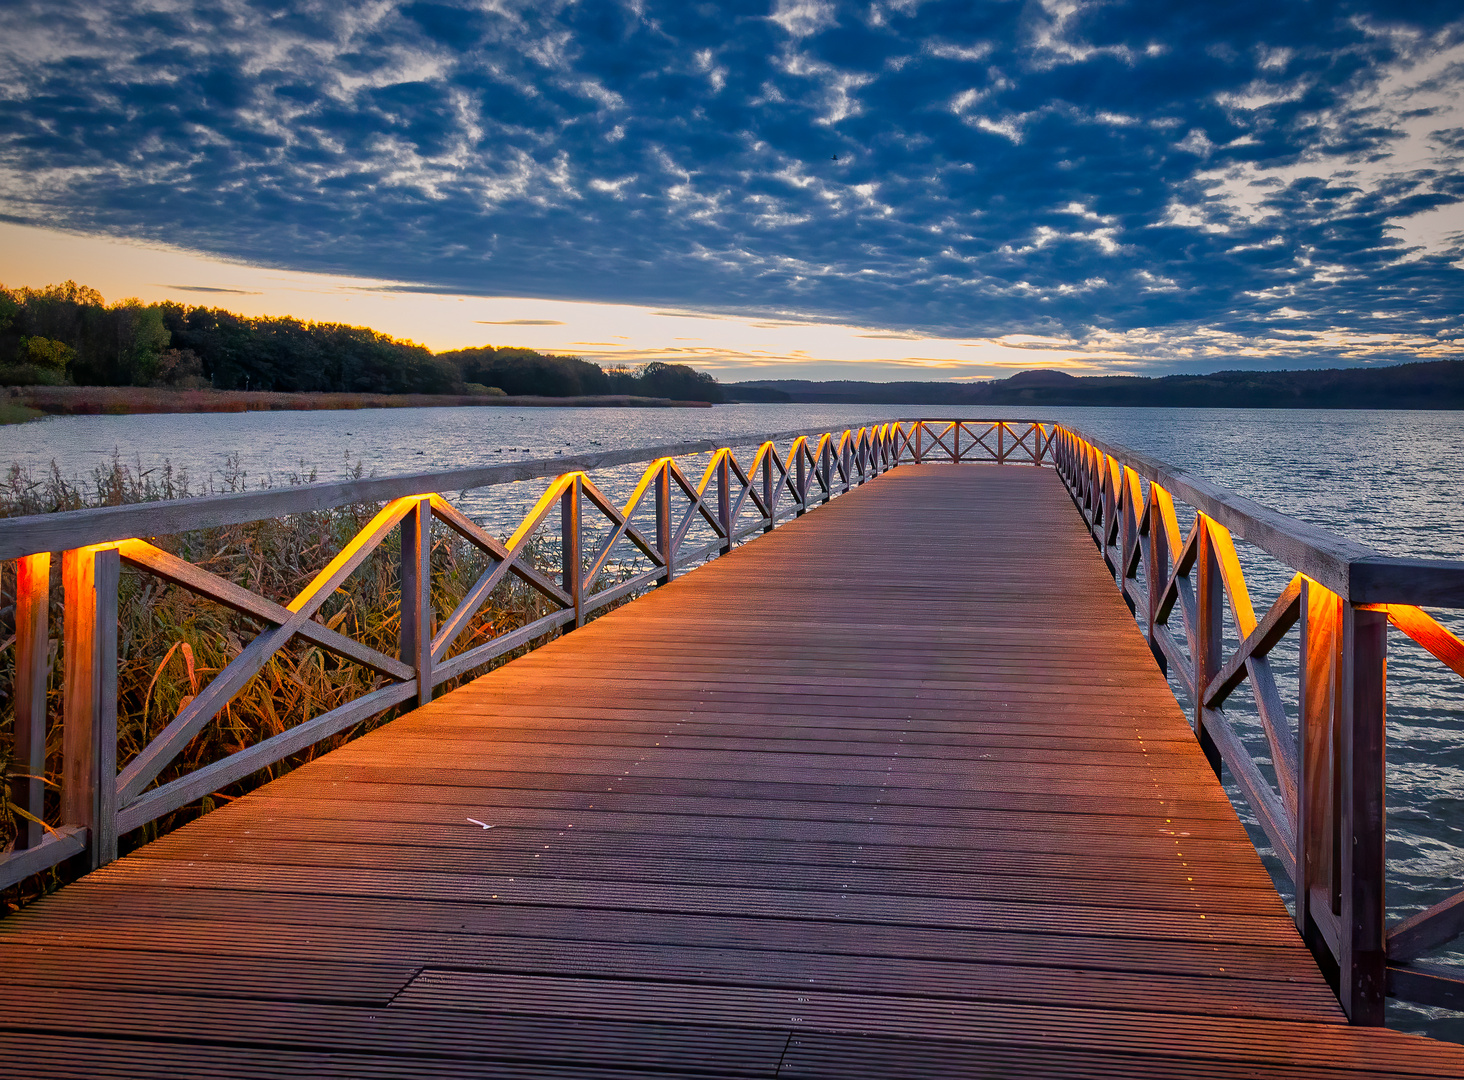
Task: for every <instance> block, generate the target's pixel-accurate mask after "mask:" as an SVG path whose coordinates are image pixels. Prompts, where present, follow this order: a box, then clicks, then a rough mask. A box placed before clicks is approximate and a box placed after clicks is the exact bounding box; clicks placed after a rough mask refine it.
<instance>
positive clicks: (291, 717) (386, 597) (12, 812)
mask: <svg viewBox="0 0 1464 1080" xmlns="http://www.w3.org/2000/svg"><path fill="white" fill-rule="evenodd" d="M355 475H360V470H359V468H357V469H356V470H355ZM315 479H316V477H315V474H314V473H313V472H307V471H304V470H301V471H300V473H298V474H297V475H294V476H290V477H288V478H286V480H287V482H291V483H308V482H312V481H314V480H315ZM247 486H248V485H247V484H246V477H245V476H244V474H243V473H242V472H241V471H240V469H239V466H238V462H237V460H234V461H232V462H231V463H230V467H229V468H228V469H226V471H225V472H224V474H223V475H222V476H219V477H215V478H213V479H212V480H211V481H210V482H208V483H206V484H204V485H196V484H194V483H193V482H192V481H191V479H190V477H189V476H188V474H187V473H186V472H185V471H180V470H175V469H173V468H171V467H169V466H164V467H162V468H160V469H156V470H146V469H143V468H142V467H141V466H140V464H139V465H128V464H127V463H126V462H124V461H123V460H121V458H120V456H117V455H114V457H113V459H112V460H111V461H110V462H109V463H108V464H107V465H106V466H103V467H101V468H98V469H97V470H95V472H94V473H93V475H92V477H91V478H90V480H89V481H88V482H83V483H73V482H69V481H67V480H66V479H65V478H64V477H63V476H62V475H61V473H60V471H59V470H58V469H56V467H55V466H54V465H53V466H52V468H51V470H50V472H49V473H48V474H47V475H45V476H42V477H40V478H35V477H32V476H30V475H28V474H26V473H25V472H23V471H22V470H19V469H15V468H12V469H11V471H10V473H9V475H8V476H7V477H5V478H3V479H0V515H3V516H12V515H17V514H33V513H46V512H54V511H58V510H69V509H78V508H83V507H88V506H110V505H119V504H122V503H134V502H144V501H151V500H157V499H173V498H184V497H188V496H190V495H197V494H205V493H211V492H220V491H241V490H245V489H246V487H247ZM379 509H380V506H379V504H363V505H355V506H348V507H342V508H340V509H335V510H327V511H319V512H312V513H305V514H297V515H293V516H291V517H288V518H280V519H269V520H264V521H256V522H251V523H248V524H243V525H232V526H227V527H221V528H212V529H202V530H198V531H195V532H189V533H183V534H179V535H176V536H169V537H157V538H153V539H152V542H153V543H156V544H157V545H158V546H159V547H162V548H164V549H165V550H167V551H170V552H172V553H174V554H176V555H178V556H179V557H181V558H183V559H186V560H187V561H189V562H191V563H193V564H194V565H196V566H199V567H201V568H203V569H205V570H208V571H210V572H212V573H215V574H218V575H219V576H221V577H225V578H227V579H229V580H230V581H233V582H235V583H237V584H240V585H243V586H244V587H245V588H248V589H250V590H251V591H253V592H255V593H258V594H260V595H263V596H268V597H270V598H271V599H274V600H276V601H278V602H280V603H285V602H288V600H289V599H290V598H291V597H292V596H293V595H294V594H295V593H297V592H298V591H299V590H300V589H302V588H303V587H304V586H305V585H306V584H307V583H308V582H309V581H310V579H311V578H312V577H314V575H315V574H316V573H317V572H318V571H319V570H320V569H321V568H322V567H324V566H325V565H326V564H327V563H328V562H329V561H330V559H331V558H333V557H334V555H335V553H336V552H338V551H339V550H340V549H341V548H342V547H343V546H345V544H346V543H347V542H348V541H349V540H350V539H351V537H353V536H354V535H355V534H356V533H357V532H358V531H359V530H360V529H361V528H362V527H363V526H364V525H365V523H366V522H367V521H368V520H370V518H371V517H372V515H374V514H375V513H376V512H377V510H379ZM552 554H553V553H552V552H550V551H548V550H545V549H535V551H534V552H533V554H532V557H533V559H534V561H535V562H537V563H539V564H541V565H540V566H539V568H540V569H541V570H544V571H546V572H552V568H551V567H549V566H547V565H544V564H547V563H548V562H549V561H550V560H549V558H547V557H546V556H550V555H552ZM58 562H59V560H55V559H53V569H52V590H51V611H50V636H51V645H50V672H51V675H50V681H49V686H48V705H49V714H50V715H49V719H48V727H47V743H46V776H47V785H46V813H45V818H46V820H47V821H48V822H50V823H52V824H54V823H55V822H56V819H57V814H58V810H59V798H58V795H59V788H58V786H57V781H58V780H59V775H60V770H61V715H60V711H61V704H62V703H61V685H62V664H63V657H62V655H61V652H62V649H61V643H60V641H59V640H58V639H59V637H60V628H61V626H62V598H61V589H60V583H59V567H58V566H56V565H54V564H56V563H58ZM432 565H433V585H432V606H433V610H434V612H435V615H436V619H437V620H441V619H443V618H445V617H446V616H447V615H448V614H450V613H451V612H452V610H453V609H454V607H455V606H456V604H457V602H458V600H459V599H460V598H461V597H462V596H463V594H464V593H465V592H466V590H467V589H468V588H469V587H470V586H471V585H472V583H473V582H474V581H476V580H477V578H478V576H479V574H481V573H482V571H483V570H484V568H485V567H486V565H487V557H486V556H485V555H484V554H483V553H482V552H481V551H480V550H479V549H478V548H476V547H474V546H473V545H470V544H468V543H466V542H465V541H463V540H462V539H461V538H460V537H459V536H458V535H457V534H456V533H453V532H451V531H449V530H446V529H443V528H442V527H441V526H440V525H435V526H434V530H433V543H432ZM629 572H630V570H629V569H626V570H625V571H623V573H620V574H612V575H611V578H612V580H611V583H612V584H613V582H614V580H615V579H617V578H620V577H623V576H624V574H628V573H629ZM399 580H400V548H399V539H398V536H397V534H396V533H393V534H392V536H391V537H390V538H389V539H388V540H387V541H386V542H385V543H383V544H382V545H381V547H379V548H378V549H377V550H376V551H375V552H374V553H373V554H372V555H371V557H370V558H368V560H367V561H366V563H365V564H364V565H362V566H361V567H360V569H358V570H357V571H356V573H355V574H353V575H352V577H351V578H350V579H349V580H348V581H347V582H346V584H345V585H344V586H343V587H342V588H341V589H340V590H338V591H337V592H336V593H335V594H334V595H333V596H332V597H331V598H330V599H329V600H328V601H327V602H326V604H325V605H324V607H323V608H322V609H321V611H320V614H319V618H320V620H321V621H322V622H324V623H325V624H326V625H328V626H330V627H332V628H333V629H336V630H339V631H340V632H341V633H344V634H347V635H349V636H351V637H354V638H356V639H357V640H359V641H361V642H363V643H364V644H366V645H369V646H371V647H372V648H375V649H378V650H380V651H381V652H384V653H387V654H389V655H395V654H396V653H397V651H398V649H399V642H398V630H399V625H400V595H399V591H398V590H399ZM622 602H623V601H622ZM14 603H15V571H14V568H13V565H6V566H5V567H4V572H3V574H0V641H4V647H3V649H0V769H4V770H5V771H6V772H7V773H8V772H9V767H10V760H11V756H12V754H11V747H12V739H13V730H14V719H15V716H14V699H13V694H12V692H11V691H12V688H13V681H14V665H15V650H14V647H13V644H12V642H13V633H14V617H15V616H14V611H15V607H14ZM548 611H549V608H548V607H547V606H546V602H545V601H543V600H542V598H540V596H539V595H538V594H537V593H536V592H534V591H532V590H531V589H529V588H528V587H526V586H524V585H522V584H520V583H519V582H518V581H517V580H516V579H514V578H513V577H512V576H510V577H509V578H508V579H507V580H506V582H505V583H504V584H501V585H500V586H499V587H498V588H497V589H496V590H495V591H494V593H493V595H492V596H491V597H490V599H489V601H488V603H487V604H485V605H484V607H483V609H482V610H481V611H480V612H479V614H478V616H477V617H476V618H475V619H474V620H473V622H472V623H471V625H470V626H469V627H468V628H467V630H466V631H465V632H464V633H463V635H462V636H461V637H460V638H459V640H458V644H457V645H456V646H455V647H454V649H453V651H452V653H450V654H449V655H456V654H457V653H459V652H461V651H463V650H465V649H467V648H471V647H472V646H474V645H476V644H480V643H482V642H483V641H485V640H487V639H490V638H492V637H496V636H498V635H499V634H502V633H504V632H507V631H509V630H512V629H514V628H516V627H518V626H522V625H523V624H525V623H526V622H529V621H531V620H533V619H534V618H537V617H538V616H540V615H543V614H547V613H548ZM262 628H263V627H262V626H261V625H260V624H258V623H256V622H255V621H253V620H251V619H249V618H248V617H245V616H242V615H239V614H237V613H235V612H233V611H230V610H228V609H225V608H223V607H222V606H220V605H218V604H215V603H213V602H212V601H209V600H206V599H204V598H202V597H200V596H198V595H196V594H194V593H191V592H189V591H187V590H185V589H182V588H180V587H177V586H173V585H169V584H167V583H165V582H162V581H160V580H159V579H157V578H154V577H151V576H150V575H147V574H145V573H143V572H140V571H136V570H131V569H127V568H124V570H123V575H122V581H121V586H120V590H119V634H118V644H119V649H118V651H119V659H118V679H117V685H118V705H117V714H118V715H117V727H118V745H117V762H118V766H119V768H120V767H123V766H125V765H126V764H127V762H128V761H129V760H131V758H132V757H134V756H135V755H136V754H137V753H138V752H140V751H141V750H142V749H143V748H144V747H145V746H146V745H147V744H148V742H149V741H150V740H151V739H152V738H154V737H155V736H156V735H157V734H158V733H159V732H160V731H161V730H162V729H163V728H164V727H165V726H166V725H167V723H168V722H169V721H170V720H171V719H172V718H173V717H174V716H176V715H177V714H178V712H179V711H180V710H181V709H182V708H183V707H185V706H186V705H187V703H188V702H189V701H190V700H191V698H192V696H193V695H194V694H196V693H198V691H199V689H200V687H201V686H203V685H205V684H206V683H207V681H208V680H209V678H211V677H212V676H213V675H214V674H215V673H217V672H218V671H219V670H221V669H222V668H223V667H224V666H225V665H226V664H227V663H228V662H229V661H230V660H232V659H233V658H235V657H236V656H238V655H239V653H240V651H241V650H242V649H243V648H244V646H245V644H247V642H248V641H249V640H250V639H251V638H252V637H253V636H254V635H255V634H256V633H258V632H259V631H260V630H261V629H262ZM548 636H552V635H546V637H545V638H543V639H540V640H539V641H537V642H534V643H532V644H530V645H526V646H524V647H522V648H521V649H519V650H516V651H515V652H513V653H510V654H508V655H506V656H504V657H502V658H500V659H499V660H497V661H494V663H493V665H492V666H498V665H500V664H503V663H506V662H507V661H508V660H510V659H512V658H513V657H514V656H517V655H521V654H522V653H523V652H526V651H527V650H528V649H529V648H532V647H534V645H537V644H541V643H542V641H543V640H547V637H548ZM6 638H10V640H9V641H5V639H6ZM483 670H485V669H479V670H478V672H475V673H474V674H481V672H482V671H483ZM380 685H382V681H381V679H380V677H379V676H377V675H376V674H375V673H374V672H372V671H370V670H369V669H367V668H364V667H361V666H359V665H356V664H354V663H351V662H349V661H346V660H344V659H342V658H340V657H338V656H335V655H334V654H332V653H329V652H325V651H323V650H321V649H320V648H318V647H316V646H313V645H311V644H310V643H309V642H305V641H300V640H296V641H295V642H293V643H291V645H290V646H288V647H286V648H285V649H283V650H281V651H280V652H279V653H277V654H276V655H275V656H274V657H273V658H272V659H271V660H270V661H269V662H268V663H267V664H266V665H265V667H264V669H263V670H262V671H260V672H259V674H258V675H257V676H256V677H255V678H254V679H252V680H251V681H250V682H249V683H248V684H247V685H246V686H245V687H244V688H243V689H242V690H241V691H240V692H239V693H238V694H237V695H236V696H235V697H234V698H233V700H232V701H230V703H229V704H228V706H227V707H226V708H225V709H224V710H223V711H222V712H221V713H220V715H219V716H218V717H217V719H215V720H214V721H213V722H212V723H210V724H209V725H207V726H206V727H205V728H204V729H203V731H202V732H200V733H199V735H198V736H197V737H196V738H194V739H193V741H192V742H191V743H190V744H189V745H188V746H187V748H186V749H185V750H184V751H183V752H182V753H181V754H180V755H179V756H178V758H177V759H176V760H175V761H174V762H173V763H172V764H171V765H170V766H169V767H168V769H167V770H165V771H164V772H163V774H162V775H161V776H160V777H159V779H158V782H159V783H165V782H167V781H168V780H171V779H174V778H176V777H178V776H182V775H185V774H187V773H189V772H192V771H193V770H195V769H197V768H199V767H201V766H203V765H207V764H209V763H211V762H213V761H217V760H220V759H221V758H223V757H226V756H228V755H229V754H231V753H234V752H236V751H238V750H241V749H243V748H245V747H247V746H251V745H253V744H255V743H258V742H260V741H262V740H263V739H265V738H268V737H269V736H271V735H274V734H277V733H278V732H281V731H284V730H286V729H287V728H289V727H292V726H294V725H295V724H298V723H300V722H301V721H303V720H306V719H309V718H311V717H313V716H317V715H319V714H321V713H323V712H326V711H328V710H329V709H332V708H334V707H336V706H338V705H341V704H344V703H345V702H347V701H350V700H352V699H354V698H356V697H359V696H360V695H361V694H363V693H366V692H369V691H370V690H372V689H374V688H376V687H377V686H380ZM451 685H452V684H449V685H448V686H444V687H442V688H441V690H440V691H439V692H445V691H446V690H447V689H449V688H450V687H451ZM405 708H406V706H403V707H401V709H405ZM401 709H398V710H392V711H390V712H387V713H384V714H382V715H380V716H378V717H376V718H373V719H371V720H368V721H366V722H364V723H362V724H359V725H357V726H356V727H354V728H352V729H350V730H348V731H346V732H343V733H341V734H340V735H337V736H335V737H333V738H330V739H327V740H324V741H323V742H321V743H318V744H316V745H315V746H314V747H312V748H311V749H308V750H305V751H303V752H301V753H299V754H296V755H294V756H292V757H290V758H288V759H286V760H284V761H281V762H280V763H278V764H276V765H273V766H270V767H268V768H266V769H264V770H261V771H260V772H259V773H256V774H254V775H253V776H251V777H248V778H246V779H245V780H244V781H241V782H239V783H235V784H230V785H228V786H227V787H225V788H223V789H221V790H220V791H218V792H215V793H213V794H212V795H210V796H209V797H207V798H204V799H202V800H201V801H200V802H198V803H195V804H193V805H191V806H189V807H186V808H184V809H182V810H179V811H177V812H175V813H172V814H169V815H168V816H166V817H164V818H162V819H160V820H158V821H156V822H154V823H152V824H151V825H148V826H146V827H144V828H143V829H140V830H138V831H136V832H134V833H132V834H130V835H128V836H125V837H124V838H123V841H122V850H123V851H124V852H125V851H127V850H131V849H133V848H135V847H137V846H138V845H140V844H142V843H145V842H147V841H148V840H151V839H153V838H155V837H156V836H158V835H160V834H162V833H165V832H167V831H169V830H171V829H173V828H176V827H177V826H178V825H180V824H182V823H184V822H186V821H188V820H191V819H193V818H195V817H198V816H199V815H201V814H205V813H207V812H209V811H210V810H211V809H213V808H214V807H215V806H216V805H218V804H219V803H220V802H224V801H228V800H231V799H233V798H237V797H238V796H239V795H240V794H243V793H244V792H246V791H248V790H251V789H252V788H255V787H258V786H259V785H260V784H262V783H265V782H266V781H268V780H269V779H272V778H273V777H275V776H278V775H280V774H282V773H285V772H288V771H289V770H290V769H292V768H295V767H296V766H298V765H299V764H301V763H303V762H305V761H308V760H310V759H311V758H313V757H316V756H319V755H320V754H323V753H325V752H327V751H328V750H330V749H332V748H334V747H336V746H339V745H340V744H341V743H343V742H345V741H347V740H349V739H350V738H353V737H355V736H356V735H359V734H361V733H362V732H364V731H367V730H370V729H372V728H374V727H378V726H380V725H381V724H383V723H385V722H386V721H387V720H389V719H391V718H392V717H393V716H394V715H397V714H398V712H400V711H401ZM16 821H17V814H16V808H14V807H13V806H11V805H10V802H9V799H8V792H7V785H4V784H0V849H3V850H9V849H10V847H11V846H12V845H13V842H14V836H15V827H16ZM63 876H64V875H63V874H62V873H61V872H58V871H50V872H47V873H46V874H43V875H40V876H38V877H37V878H33V879H31V880H30V881H28V882H24V883H22V884H21V885H20V886H18V887H16V888H13V889H11V890H9V891H8V893H7V895H6V896H5V898H4V905H3V908H0V912H3V910H14V909H15V908H16V907H18V906H20V905H21V904H23V903H25V902H26V901H28V900H30V899H32V898H34V897H35V896H37V895H40V894H42V893H45V892H48V891H50V890H52V889H54V888H55V887H57V886H58V885H59V884H60V883H61V882H62V880H63Z"/></svg>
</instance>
